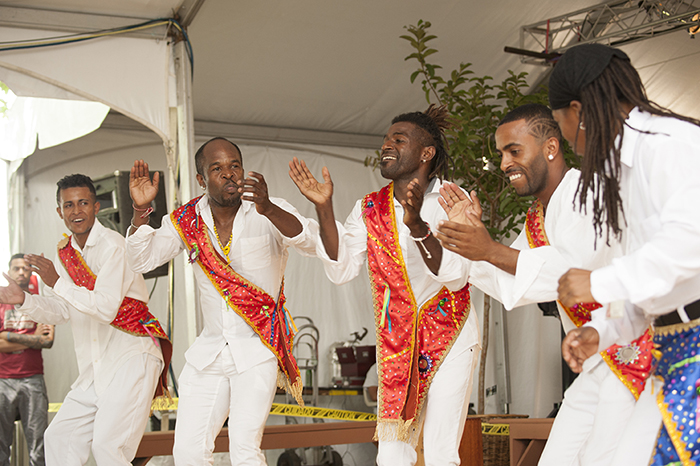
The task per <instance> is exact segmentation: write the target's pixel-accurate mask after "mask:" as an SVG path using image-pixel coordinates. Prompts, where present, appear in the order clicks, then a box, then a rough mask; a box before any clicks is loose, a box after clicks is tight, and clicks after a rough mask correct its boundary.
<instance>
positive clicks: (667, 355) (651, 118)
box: [550, 44, 700, 465]
mask: <svg viewBox="0 0 700 466" xmlns="http://www.w3.org/2000/svg"><path fill="white" fill-rule="evenodd" d="M550 103H551V105H552V108H554V118H555V119H556V120H557V121H558V122H559V125H560V127H561V129H562V133H563V134H564V137H565V138H566V139H567V140H569V142H570V143H571V145H572V146H573V147H574V148H575V151H576V152H577V153H579V154H582V155H583V165H582V169H581V172H582V176H581V183H580V191H579V194H586V193H588V194H590V196H591V197H592V198H593V215H594V225H595V226H596V228H598V229H599V231H601V233H602V232H603V231H602V230H606V231H607V233H608V237H610V236H614V235H619V233H620V231H621V229H622V227H623V226H624V225H625V224H626V226H627V228H626V229H625V232H624V235H623V238H624V241H623V246H624V255H623V256H622V257H619V258H617V259H615V260H613V262H612V264H610V265H608V266H606V267H602V268H598V269H596V270H594V271H591V270H590V269H588V270H586V269H572V270H570V271H568V272H567V273H566V274H565V275H564V276H563V277H562V278H561V280H560V288H559V298H560V299H561V301H562V302H563V303H564V304H568V303H571V302H576V301H580V300H592V299H595V300H597V301H598V302H601V303H611V304H610V308H611V315H612V316H614V317H617V316H618V315H619V314H621V315H622V318H615V319H604V320H596V321H593V322H591V323H589V324H588V325H587V326H584V327H582V328H580V329H576V330H573V331H571V332H570V333H569V334H568V335H567V337H566V338H565V340H564V343H563V346H562V349H563V352H564V357H565V359H567V362H569V364H570V366H571V367H572V369H573V370H575V371H580V370H581V364H582V362H583V361H584V360H585V359H586V356H589V355H590V354H591V353H593V352H595V351H596V350H597V349H598V344H599V343H600V345H601V346H604V345H607V344H610V343H612V342H615V341H620V342H625V341H629V338H634V337H636V336H637V335H639V334H640V333H641V332H642V331H644V329H645V328H646V327H647V326H648V325H649V323H650V322H651V321H652V319H654V331H655V335H654V343H655V348H656V349H657V350H658V351H655V353H656V354H657V355H658V360H657V361H656V368H655V374H654V377H655V378H657V379H658V381H660V382H662V383H661V384H659V385H660V387H658V386H657V388H661V389H660V390H658V389H657V390H656V391H655V393H654V396H655V397H657V401H658V405H659V408H658V409H657V410H656V413H654V412H653V410H650V409H648V408H649V407H648V405H642V404H638V405H637V409H635V414H634V415H633V419H634V422H631V423H630V424H629V429H630V431H629V432H626V433H625V435H626V438H627V439H635V440H636V441H635V442H634V444H633V443H632V442H630V441H624V442H623V443H622V445H621V448H626V450H621V451H619V452H618V453H617V454H616V457H615V459H614V460H613V461H614V464H615V465H618V464H623V465H646V464H654V465H668V464H683V465H687V464H695V463H696V462H697V461H699V460H700V451H699V450H698V447H697V444H698V432H697V425H696V421H697V396H698V395H697V385H698V382H699V380H700V364H698V358H697V357H696V353H697V351H698V346H700V345H699V344H698V338H700V301H699V300H698V299H699V298H700V215H698V208H697V200H696V199H697V197H698V195H699V194H700V183H698V181H697V176H696V175H695V174H694V170H693V169H692V168H693V167H694V166H695V164H696V163H697V160H698V157H699V156H700V144H699V143H698V141H700V121H698V120H694V119H692V118H688V117H684V116H681V115H677V114H675V113H673V112H671V111H670V110H668V109H665V108H663V107H659V106H658V105H656V104H654V103H652V102H650V101H649V99H648V98H647V96H646V93H645V91H644V86H643V85H642V82H641V80H640V78H639V75H638V74H637V71H636V70H635V69H634V67H633V66H632V64H631V63H630V60H629V58H628V57H627V55H626V54H625V53H624V52H623V51H621V50H618V49H614V48H611V47H607V46H604V45H598V44H587V45H581V46H577V47H573V48H571V49H569V50H568V51H567V52H566V53H565V54H564V56H563V57H562V58H561V59H560V61H559V64H558V65H557V66H556V67H555V69H554V72H553V73H552V76H551V79H550ZM589 190H590V191H589ZM623 215H624V217H623ZM616 309H619V312H618V311H616ZM582 350H583V351H582ZM637 410H639V411H640V412H639V413H638V412H637ZM659 412H660V413H661V415H659ZM660 418H662V419H663V426H662V428H661V430H659V424H660ZM657 437H658V438H657ZM630 447H632V448H630ZM652 451H653V453H652ZM650 456H651V463H650Z"/></svg>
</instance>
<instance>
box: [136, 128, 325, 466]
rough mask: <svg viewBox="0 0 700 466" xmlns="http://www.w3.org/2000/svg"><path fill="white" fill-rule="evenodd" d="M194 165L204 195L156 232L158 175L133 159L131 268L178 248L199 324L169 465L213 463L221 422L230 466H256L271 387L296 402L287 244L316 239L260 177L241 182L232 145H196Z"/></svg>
mask: <svg viewBox="0 0 700 466" xmlns="http://www.w3.org/2000/svg"><path fill="white" fill-rule="evenodd" d="M195 163H196V166H197V182H198V183H199V185H200V186H201V187H202V189H203V190H204V192H205V194H204V195H203V196H201V197H198V198H195V199H192V200H191V201H190V202H188V203H187V204H185V205H184V206H182V207H180V208H179V209H177V210H175V211H174V212H172V213H171V214H170V215H168V216H165V217H164V218H163V222H162V225H161V227H160V228H159V229H158V230H154V229H153V228H150V227H149V226H148V225H146V222H147V219H146V217H147V216H148V214H149V209H148V207H149V206H150V205H151V202H152V201H153V199H155V196H156V193H157V190H158V179H157V176H154V179H153V180H151V179H150V176H149V172H148V165H147V164H145V163H144V162H143V161H136V163H135V164H134V167H133V168H132V171H131V180H130V192H131V197H132V200H133V202H134V207H135V211H134V218H133V220H132V222H133V223H132V227H131V232H130V233H131V234H130V236H129V237H128V239H127V251H128V253H129V262H130V264H131V266H132V267H133V268H134V270H137V271H142V272H145V271H148V270H152V269H154V268H156V267H158V266H159V265H161V264H163V263H165V262H167V261H169V260H170V259H172V258H173V257H175V256H176V255H178V254H179V253H180V252H182V251H183V250H184V251H185V252H186V254H187V255H188V257H189V261H190V262H191V263H192V267H194V275H195V280H196V283H197V287H198V290H199V299H200V308H201V310H202V317H203V321H204V328H203V329H202V333H201V334H200V335H199V336H198V337H197V339H196V340H195V342H194V343H193V344H192V346H191V347H190V348H189V350H187V352H186V353H185V359H186V364H185V367H184V368H183V370H182V374H181V375H180V378H179V382H180V400H179V405H178V416H177V423H176V425H175V446H174V449H173V456H174V457H175V464H176V466H183V465H205V464H212V462H213V454H212V451H213V448H214V439H215V438H216V436H217V435H218V433H219V431H220V430H221V427H222V426H223V424H224V421H226V418H227V417H229V418H230V419H231V422H229V425H228V428H229V432H228V435H229V453H230V457H231V464H232V465H234V466H236V465H243V464H245V465H260V466H262V465H265V464H266V462H265V456H264V455H263V453H262V451H261V450H260V442H261V440H262V434H263V429H264V426H265V421H266V420H267V416H268V414H269V412H270V406H271V405H272V401H273V398H274V396H275V392H276V388H277V386H278V385H279V386H281V387H282V388H285V389H286V390H287V391H288V392H290V393H291V394H292V395H293V396H294V397H295V398H296V400H297V401H298V402H299V403H300V404H301V390H302V385H301V379H300V377H299V369H298V367H297V364H296V361H295V360H294V357H293V356H292V353H291V349H292V342H293V338H294V325H293V322H292V320H291V316H290V315H289V313H288V311H287V310H286V308H285V306H284V302H285V297H284V291H283V275H284V267H285V264H286V261H287V254H288V253H287V247H288V246H292V247H294V248H295V249H297V250H299V251H300V252H302V253H307V254H308V253H311V254H313V253H314V251H315V237H314V236H313V235H311V234H310V233H309V229H308V223H309V222H308V220H306V219H305V218H303V217H302V216H300V215H299V214H298V213H297V211H296V210H295V209H294V208H293V207H292V206H291V205H290V204H289V203H287V202H286V201H284V200H283V199H276V198H270V197H269V196H268V193H267V185H266V184H265V180H264V178H263V176H262V175H260V174H259V173H255V172H249V173H248V178H246V177H245V174H244V171H243V159H242V156H241V152H240V149H239V148H238V146H236V145H235V144H233V143H232V142H230V141H228V140H226V139H224V138H214V139H212V140H210V141H208V142H206V143H204V144H203V145H202V146H201V147H200V148H199V150H198V151H197V153H196V154H195ZM134 230H135V231H134Z"/></svg>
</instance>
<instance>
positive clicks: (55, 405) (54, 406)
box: [49, 403, 63, 413]
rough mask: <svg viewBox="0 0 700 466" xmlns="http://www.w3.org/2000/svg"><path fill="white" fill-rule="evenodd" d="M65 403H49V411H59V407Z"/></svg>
mask: <svg viewBox="0 0 700 466" xmlns="http://www.w3.org/2000/svg"><path fill="white" fill-rule="evenodd" d="M62 404H63V403H49V412H50V413H57V412H58V408H60V407H61V405H62Z"/></svg>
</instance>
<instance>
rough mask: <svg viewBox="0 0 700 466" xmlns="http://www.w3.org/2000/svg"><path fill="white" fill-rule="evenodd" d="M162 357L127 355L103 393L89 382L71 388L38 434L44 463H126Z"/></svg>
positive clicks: (140, 433)
mask: <svg viewBox="0 0 700 466" xmlns="http://www.w3.org/2000/svg"><path fill="white" fill-rule="evenodd" d="M162 369H163V361H161V360H160V359H158V358H156V357H154V356H152V355H150V354H140V355H138V356H134V357H132V358H130V359H129V360H128V361H127V362H126V363H124V365H123V366H122V367H121V368H120V369H119V371H117V373H116V374H115V375H114V379H113V380H112V382H111V383H110V384H109V385H108V386H107V388H106V389H105V390H104V392H103V393H101V394H100V395H97V394H96V393H95V384H91V385H90V387H88V388H87V389H86V390H82V389H80V388H74V389H73V390H71V391H70V392H68V395H66V399H65V400H63V405H62V406H61V409H60V410H59V411H58V414H56V417H55V418H54V419H53V421H51V424H49V427H48V429H46V433H45V434H44V447H45V452H46V465H47V466H82V465H84V464H85V463H86V462H87V460H88V457H89V456H90V449H91V447H92V455H93V456H94V458H95V462H96V463H97V465H98V466H131V461H132V460H133V459H134V455H135V454H136V450H137V449H138V446H139V442H140V441H141V437H142V436H143V433H144V431H145V430H146V423H147V422H148V413H149V412H150V410H151V401H152V400H153V394H154V393H155V390H156V384H157V383H158V377H159V376H160V373H161V370H162Z"/></svg>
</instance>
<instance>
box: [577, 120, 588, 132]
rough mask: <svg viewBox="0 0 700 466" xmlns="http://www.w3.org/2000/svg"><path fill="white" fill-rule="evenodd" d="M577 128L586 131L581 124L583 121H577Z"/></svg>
mask: <svg viewBox="0 0 700 466" xmlns="http://www.w3.org/2000/svg"><path fill="white" fill-rule="evenodd" d="M578 129H580V130H581V131H586V127H585V126H583V122H582V121H581V122H579V124H578Z"/></svg>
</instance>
